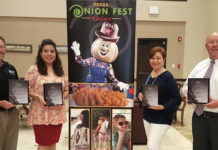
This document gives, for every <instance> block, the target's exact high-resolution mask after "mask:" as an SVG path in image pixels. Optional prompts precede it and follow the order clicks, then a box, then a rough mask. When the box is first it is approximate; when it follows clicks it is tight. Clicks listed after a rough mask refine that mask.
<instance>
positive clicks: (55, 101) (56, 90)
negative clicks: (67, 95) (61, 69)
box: [43, 83, 63, 106]
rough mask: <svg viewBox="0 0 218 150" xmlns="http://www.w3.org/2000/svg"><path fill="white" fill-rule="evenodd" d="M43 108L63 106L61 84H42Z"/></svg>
mask: <svg viewBox="0 0 218 150" xmlns="http://www.w3.org/2000/svg"><path fill="white" fill-rule="evenodd" d="M43 90H44V100H45V103H46V104H45V106H56V105H63V92H62V83H45V84H43Z"/></svg>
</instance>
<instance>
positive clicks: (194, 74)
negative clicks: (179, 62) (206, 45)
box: [182, 58, 218, 113]
mask: <svg viewBox="0 0 218 150" xmlns="http://www.w3.org/2000/svg"><path fill="white" fill-rule="evenodd" d="M210 61H211V59H210V58H207V59H204V60H203V61H201V62H200V63H198V64H197V65H196V66H195V67H194V69H192V71H191V73H190V74H189V76H188V78H203V77H204V75H205V73H206V71H207V69H208V68H209V66H210ZM187 91H188V80H186V81H185V84H184V86H183V88H182V92H183V94H184V95H187ZM210 97H212V98H213V99H215V100H218V59H216V60H215V64H214V66H213V73H212V75H211V77H210ZM204 111H210V112H216V113H218V108H208V107H204Z"/></svg>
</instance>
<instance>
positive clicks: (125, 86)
mask: <svg viewBox="0 0 218 150" xmlns="http://www.w3.org/2000/svg"><path fill="white" fill-rule="evenodd" d="M117 86H118V87H119V88H120V90H123V91H125V92H126V91H127V90H128V89H129V85H128V84H126V83H123V82H118V84H117Z"/></svg>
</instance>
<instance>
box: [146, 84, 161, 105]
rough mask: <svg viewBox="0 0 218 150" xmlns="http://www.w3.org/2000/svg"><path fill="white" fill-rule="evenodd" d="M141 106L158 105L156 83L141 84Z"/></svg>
mask: <svg viewBox="0 0 218 150" xmlns="http://www.w3.org/2000/svg"><path fill="white" fill-rule="evenodd" d="M142 95H143V99H142V106H143V107H149V106H156V105H158V85H143V86H142Z"/></svg>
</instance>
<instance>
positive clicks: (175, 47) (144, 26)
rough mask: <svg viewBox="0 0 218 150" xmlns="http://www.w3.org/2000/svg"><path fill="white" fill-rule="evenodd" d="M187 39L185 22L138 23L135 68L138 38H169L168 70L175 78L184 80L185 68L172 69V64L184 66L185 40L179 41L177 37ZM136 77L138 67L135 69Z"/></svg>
mask: <svg viewBox="0 0 218 150" xmlns="http://www.w3.org/2000/svg"><path fill="white" fill-rule="evenodd" d="M178 36H182V37H185V23H184V22H152V21H151V22H149V21H137V22H136V41H135V42H136V47H135V48H136V51H135V55H136V59H135V66H137V44H138V43H137V39H138V38H167V64H166V65H167V69H168V70H169V71H170V72H172V73H173V75H174V77H176V78H182V72H183V68H182V66H181V68H180V69H178V68H172V64H175V65H176V66H177V64H183V55H184V40H183V41H182V42H178V41H177V37H178ZM135 77H136V67H135Z"/></svg>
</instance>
